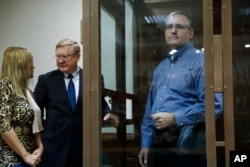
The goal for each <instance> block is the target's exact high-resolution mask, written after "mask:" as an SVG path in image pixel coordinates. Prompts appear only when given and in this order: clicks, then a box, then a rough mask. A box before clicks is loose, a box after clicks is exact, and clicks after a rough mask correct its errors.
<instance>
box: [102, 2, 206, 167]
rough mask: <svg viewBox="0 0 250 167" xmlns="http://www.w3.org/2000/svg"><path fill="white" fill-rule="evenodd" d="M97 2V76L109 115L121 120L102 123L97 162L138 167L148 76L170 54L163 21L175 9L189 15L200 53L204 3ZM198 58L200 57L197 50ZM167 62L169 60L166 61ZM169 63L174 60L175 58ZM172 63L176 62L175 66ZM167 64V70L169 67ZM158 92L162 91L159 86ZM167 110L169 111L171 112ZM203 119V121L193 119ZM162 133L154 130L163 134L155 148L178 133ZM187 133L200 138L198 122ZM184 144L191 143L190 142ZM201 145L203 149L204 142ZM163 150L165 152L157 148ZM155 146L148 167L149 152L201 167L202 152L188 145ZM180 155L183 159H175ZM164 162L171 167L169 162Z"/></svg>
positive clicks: (177, 27) (176, 28)
mask: <svg viewBox="0 0 250 167" xmlns="http://www.w3.org/2000/svg"><path fill="white" fill-rule="evenodd" d="M101 2H102V3H101V6H102V7H101V27H100V28H101V66H102V68H101V70H102V71H101V73H102V74H103V76H104V81H105V87H104V89H103V97H104V98H105V100H106V102H108V105H109V109H110V110H111V111H112V113H113V114H115V115H116V116H119V120H120V124H119V126H118V127H114V126H113V125H114V124H113V122H112V121H111V122H110V121H103V126H102V164H103V166H113V167H134V166H135V167H138V166H140V164H139V161H138V154H139V151H140V146H141V139H142V138H141V134H142V131H141V124H142V121H143V116H144V112H145V108H146V103H147V98H148V92H149V88H150V85H151V84H152V79H153V73H154V70H155V68H156V66H157V65H158V64H159V63H160V62H161V61H162V60H163V59H164V58H166V54H167V51H169V50H170V48H169V47H168V46H167V45H166V42H165V37H164V34H165V31H166V30H165V26H164V25H165V20H166V18H167V16H168V15H169V14H170V13H171V12H172V11H175V10H181V11H183V12H185V13H187V14H188V15H190V16H191V17H192V19H193V21H194V25H193V28H194V30H195V33H194V34H195V35H194V37H193V39H192V42H193V44H194V46H195V47H196V48H197V50H198V51H199V52H202V49H203V27H202V26H203V22H202V20H203V19H202V18H203V14H202V13H203V12H202V10H203V9H202V6H203V4H202V2H203V1H202V0H200V1H199V0H192V2H190V1H186V0H175V1H173V0H157V1H149V0H147V1H144V2H141V1H135V0H126V1H125V0H119V1H118V0H110V1H109V0H107V1H101ZM172 29H174V31H180V32H183V31H185V32H190V34H189V33H188V35H192V32H191V29H190V27H189V26H187V25H184V26H183V25H180V24H177V23H172ZM175 33H176V32H173V34H172V36H175ZM108 39H111V40H108ZM110 45H111V47H110ZM110 52H111V53H110ZM178 53H179V52H178ZM197 54H199V53H198V52H197ZM111 55H112V56H111ZM168 61H170V59H169V58H168ZM171 61H172V60H171ZM174 61H177V59H175V60H174ZM180 61H181V60H180ZM171 64H175V62H172V63H171ZM171 64H169V66H172V65H171ZM183 65H184V66H185V67H187V66H186V65H187V64H185V63H184V64H183ZM174 66H175V65H173V67H174ZM174 72H175V70H174ZM185 72H188V70H187V71H185V70H184V71H183V73H179V74H178V75H180V74H181V75H182V74H184V73H185ZM189 74H191V75H189V76H192V74H193V73H192V71H190V73H189ZM195 74H197V73H195ZM165 76H166V75H165ZM173 78H174V76H173ZM191 80H192V79H191ZM191 80H189V81H191ZM185 82H188V80H185ZM185 82H183V81H180V80H178V81H176V82H174V84H171V87H174V86H177V85H179V86H180V85H183V83H185ZM107 83H110V84H113V86H112V87H109V86H108V84H107ZM114 88H115V89H114ZM162 90H163V91H164V88H162ZM178 98H179V97H178ZM190 98H191V97H190ZM195 98H198V97H195ZM195 98H191V99H195ZM104 102H105V101H104ZM176 102H177V103H178V102H179V101H176ZM183 105H185V103H184V104H183ZM102 107H103V105H102ZM102 110H103V108H102ZM172 110H174V109H173V108H172ZM202 120H204V118H201V120H198V121H202ZM179 123H181V122H179ZM179 125H181V124H179ZM153 126H154V125H153ZM178 127H182V126H178ZM187 129H189V128H187ZM154 130H155V129H154ZM165 130H166V129H162V130H160V131H158V130H157V134H158V132H159V133H160V134H163V135H161V136H159V138H154V140H153V142H152V144H153V143H154V145H156V143H157V142H160V141H163V140H168V139H173V141H174V142H176V139H177V138H176V137H177V136H176V133H178V132H179V128H171V129H170V131H168V132H167V131H165ZM189 130H190V131H187V132H190V134H193V133H195V136H196V137H198V138H199V137H201V138H203V139H204V137H205V136H204V131H203V130H204V125H202V124H199V125H198V126H196V128H193V127H190V129H189ZM149 133H150V132H149ZM201 138H199V139H201ZM188 141H189V142H190V141H191V139H190V140H188ZM199 141H204V140H199ZM165 143H166V142H165ZM165 143H164V144H165ZM168 144H170V143H168ZM196 144H197V143H196ZM199 144H201V143H199ZM199 144H198V145H199ZM202 144H203V146H205V143H202ZM202 144H201V145H202ZM201 145H199V146H201ZM162 147H166V148H165V149H162ZM160 148H161V149H160ZM160 148H156V147H152V149H151V151H152V152H150V154H149V159H148V167H149V166H152V164H153V161H152V160H153V158H152V157H153V156H152V155H153V154H151V153H153V151H156V152H158V151H160V154H157V155H158V156H159V155H160V157H161V155H166V154H169V155H170V156H172V158H170V160H172V161H174V162H173V164H175V165H176V164H177V163H178V162H180V161H179V158H180V159H185V160H186V161H185V162H182V163H184V164H185V166H186V165H187V164H188V165H191V164H189V163H191V162H193V161H196V160H197V161H200V162H199V165H198V166H199V167H202V166H206V155H205V151H206V150H205V149H204V148H198V149H197V148H195V147H193V146H190V148H189V149H186V148H185V149H183V148H182V147H176V143H174V145H172V146H171V148H172V149H170V146H169V145H164V146H160ZM168 150H172V151H173V152H174V153H172V152H171V153H170V152H168ZM154 153H155V152H154ZM161 153H164V154H161ZM180 153H182V155H187V156H185V157H184V158H183V157H180V156H179V155H180ZM154 155H155V154H154ZM187 157H189V158H187ZM161 158H162V159H163V161H165V162H166V158H169V157H168V156H167V157H165V156H163V157H161ZM190 158H191V159H190ZM167 162H168V165H170V166H171V162H170V161H167ZM162 165H163V164H161V166H162ZM182 166H183V165H182Z"/></svg>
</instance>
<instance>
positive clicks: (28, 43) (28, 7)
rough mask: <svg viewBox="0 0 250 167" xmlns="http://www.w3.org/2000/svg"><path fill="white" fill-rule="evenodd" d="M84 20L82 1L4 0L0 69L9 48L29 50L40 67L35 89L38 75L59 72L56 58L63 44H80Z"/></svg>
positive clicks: (1, 6)
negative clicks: (57, 48)
mask: <svg viewBox="0 0 250 167" xmlns="http://www.w3.org/2000/svg"><path fill="white" fill-rule="evenodd" d="M81 19H82V0H1V1H0V69H1V65H2V59H3V52H4V50H5V49H6V48H7V47H9V46H22V47H26V48H28V49H29V50H30V51H31V52H32V53H33V56H34V65H35V67H36V68H35V74H34V78H33V82H31V85H30V88H31V89H33V88H34V86H35V84H36V82H37V77H38V75H40V74H42V73H45V72H48V71H51V70H53V69H56V65H55V60H54V59H53V55H54V54H55V45H56V43H57V42H58V41H59V40H61V39H62V38H71V39H74V40H76V41H78V42H79V43H80V39H81V33H80V31H81V30H80V29H81V28H80V23H81ZM79 65H80V66H81V67H82V59H81V61H80V62H79Z"/></svg>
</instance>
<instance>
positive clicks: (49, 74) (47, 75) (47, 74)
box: [40, 70, 62, 77]
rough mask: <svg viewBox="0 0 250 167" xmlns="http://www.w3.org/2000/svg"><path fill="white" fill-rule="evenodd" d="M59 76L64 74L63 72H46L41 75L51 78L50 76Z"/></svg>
mask: <svg viewBox="0 0 250 167" xmlns="http://www.w3.org/2000/svg"><path fill="white" fill-rule="evenodd" d="M58 74H62V72H60V71H59V70H52V71H49V72H46V73H44V74H41V75H40V76H42V77H49V76H53V75H58Z"/></svg>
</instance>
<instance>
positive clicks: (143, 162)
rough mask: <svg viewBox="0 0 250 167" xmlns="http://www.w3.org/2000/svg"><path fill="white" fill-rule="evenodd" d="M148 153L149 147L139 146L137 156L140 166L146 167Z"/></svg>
mask: <svg viewBox="0 0 250 167" xmlns="http://www.w3.org/2000/svg"><path fill="white" fill-rule="evenodd" d="M148 154H149V148H141V151H140V153H139V155H138V158H139V162H140V165H141V166H142V167H146V166H147V164H148Z"/></svg>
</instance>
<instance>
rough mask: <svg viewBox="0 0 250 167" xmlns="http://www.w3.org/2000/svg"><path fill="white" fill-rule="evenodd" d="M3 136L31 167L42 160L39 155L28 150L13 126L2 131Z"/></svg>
mask: <svg viewBox="0 0 250 167" xmlns="http://www.w3.org/2000/svg"><path fill="white" fill-rule="evenodd" d="M2 138H3V139H4V141H5V142H6V143H7V144H8V145H9V147H10V148H11V149H12V150H13V151H15V152H16V153H17V154H18V155H19V156H20V157H21V158H22V159H23V160H24V162H26V163H27V164H29V165H31V167H35V166H36V164H37V163H38V162H40V161H39V159H38V156H37V155H31V154H30V153H28V152H27V150H26V149H25V148H24V146H23V144H22V143H21V142H20V140H19V138H18V136H17V135H16V132H15V131H14V129H13V128H12V129H11V130H9V131H6V132H4V133H2Z"/></svg>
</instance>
